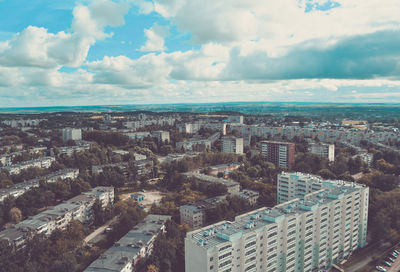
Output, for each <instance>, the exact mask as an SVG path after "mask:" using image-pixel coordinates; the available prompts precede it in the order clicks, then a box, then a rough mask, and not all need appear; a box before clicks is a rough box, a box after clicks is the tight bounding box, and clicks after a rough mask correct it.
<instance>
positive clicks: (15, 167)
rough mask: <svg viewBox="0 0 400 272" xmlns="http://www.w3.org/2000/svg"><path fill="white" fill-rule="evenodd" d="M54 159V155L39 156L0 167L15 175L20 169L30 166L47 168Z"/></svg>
mask: <svg viewBox="0 0 400 272" xmlns="http://www.w3.org/2000/svg"><path fill="white" fill-rule="evenodd" d="M55 160H56V159H55V158H54V157H41V158H38V159H34V160H29V161H24V162H20V163H16V164H12V165H8V166H4V167H1V168H0V169H1V170H6V171H8V172H9V173H10V175H17V174H19V173H21V171H22V170H25V169H28V168H30V167H38V168H49V167H50V166H51V164H52V163H53V162H54V161H55Z"/></svg>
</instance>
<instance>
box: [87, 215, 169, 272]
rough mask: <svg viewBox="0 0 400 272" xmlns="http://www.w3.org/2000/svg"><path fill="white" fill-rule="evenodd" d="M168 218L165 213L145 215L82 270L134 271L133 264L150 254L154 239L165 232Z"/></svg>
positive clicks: (89, 271)
mask: <svg viewBox="0 0 400 272" xmlns="http://www.w3.org/2000/svg"><path fill="white" fill-rule="evenodd" d="M170 218H171V216H166V215H155V214H149V215H147V217H146V218H145V219H144V220H143V221H142V222H140V223H139V224H138V225H136V226H135V227H134V228H133V229H132V230H130V231H129V232H128V233H127V234H125V235H124V236H123V237H122V238H121V239H120V240H119V241H118V242H116V243H115V244H114V245H113V246H112V247H111V248H109V249H108V250H107V251H105V252H104V253H103V254H102V255H101V256H100V257H99V258H98V259H97V260H95V261H94V262H93V263H91V264H90V265H89V267H87V268H86V269H85V270H84V271H86V272H99V271H110V272H111V271H113V272H132V271H136V270H135V265H136V264H137V263H138V262H139V261H140V260H142V259H145V258H147V257H148V256H150V254H151V253H152V251H153V247H154V241H155V240H156V238H157V236H158V235H159V234H160V233H163V232H165V222H166V221H167V220H168V219H170Z"/></svg>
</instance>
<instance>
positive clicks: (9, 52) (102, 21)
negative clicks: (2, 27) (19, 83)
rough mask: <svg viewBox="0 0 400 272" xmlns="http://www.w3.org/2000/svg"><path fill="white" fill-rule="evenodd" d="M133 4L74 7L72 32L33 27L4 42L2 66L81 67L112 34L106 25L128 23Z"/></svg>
mask: <svg viewBox="0 0 400 272" xmlns="http://www.w3.org/2000/svg"><path fill="white" fill-rule="evenodd" d="M128 10H129V6H127V5H126V4H124V3H120V4H117V3H114V2H112V1H110V0H101V1H94V2H92V4H91V5H89V6H83V5H79V6H77V7H75V8H74V10H73V15H74V19H73V22H72V32H64V31H60V32H58V33H56V34H53V33H49V32H48V31H47V29H45V28H43V27H35V26H29V27H27V28H26V29H24V30H23V31H22V32H21V33H17V34H15V35H14V36H13V37H12V39H11V40H9V41H6V42H2V43H1V44H0V65H2V66H6V67H24V66H28V67H29V66H30V67H41V68H46V67H47V68H56V67H61V66H69V67H79V66H80V65H81V64H82V63H83V61H84V60H85V59H86V56H87V54H88V51H89V48H90V47H91V46H92V45H93V44H94V43H95V42H96V41H97V40H102V39H105V38H107V37H110V36H111V34H109V33H105V32H104V28H105V27H106V26H119V25H122V24H123V23H124V19H123V17H124V15H125V13H126V12H127V11H128Z"/></svg>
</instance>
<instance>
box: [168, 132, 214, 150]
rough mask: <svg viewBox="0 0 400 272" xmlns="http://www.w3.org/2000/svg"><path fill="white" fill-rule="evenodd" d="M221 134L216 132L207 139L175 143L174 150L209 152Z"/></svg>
mask: <svg viewBox="0 0 400 272" xmlns="http://www.w3.org/2000/svg"><path fill="white" fill-rule="evenodd" d="M220 135H221V133H220V132H216V133H214V134H213V135H211V136H210V137H208V138H207V139H198V138H195V139H189V140H185V141H181V142H177V143H176V148H177V149H180V150H183V151H198V152H203V151H209V150H211V146H212V145H213V144H214V143H215V141H216V140H218V139H219V137H220Z"/></svg>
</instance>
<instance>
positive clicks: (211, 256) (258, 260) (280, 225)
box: [185, 181, 369, 272]
mask: <svg viewBox="0 0 400 272" xmlns="http://www.w3.org/2000/svg"><path fill="white" fill-rule="evenodd" d="M331 184H332V185H331V186H330V187H329V188H324V189H321V190H319V191H316V192H314V193H310V194H308V195H305V196H304V199H298V198H296V199H293V200H291V201H288V202H285V203H282V204H279V205H277V206H275V207H273V208H261V209H258V210H255V211H252V212H249V213H246V214H243V215H239V216H237V217H236V218H235V220H234V221H233V222H230V221H222V222H219V223H217V224H214V225H210V226H207V227H204V228H201V229H198V230H195V231H192V232H188V233H187V235H186V238H185V266H186V271H191V272H197V271H223V272H228V271H245V272H249V271H267V272H297V271H306V272H311V271H325V270H328V269H329V268H330V267H331V266H332V265H333V264H335V263H338V262H340V260H342V259H343V258H345V257H347V256H349V255H350V254H351V253H352V252H353V251H354V250H356V249H357V248H359V247H363V246H364V245H365V244H366V225H367V217H368V191H369V190H368V187H364V186H362V185H357V184H353V183H345V182H343V181H342V182H339V181H338V182H333V183H331Z"/></svg>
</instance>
